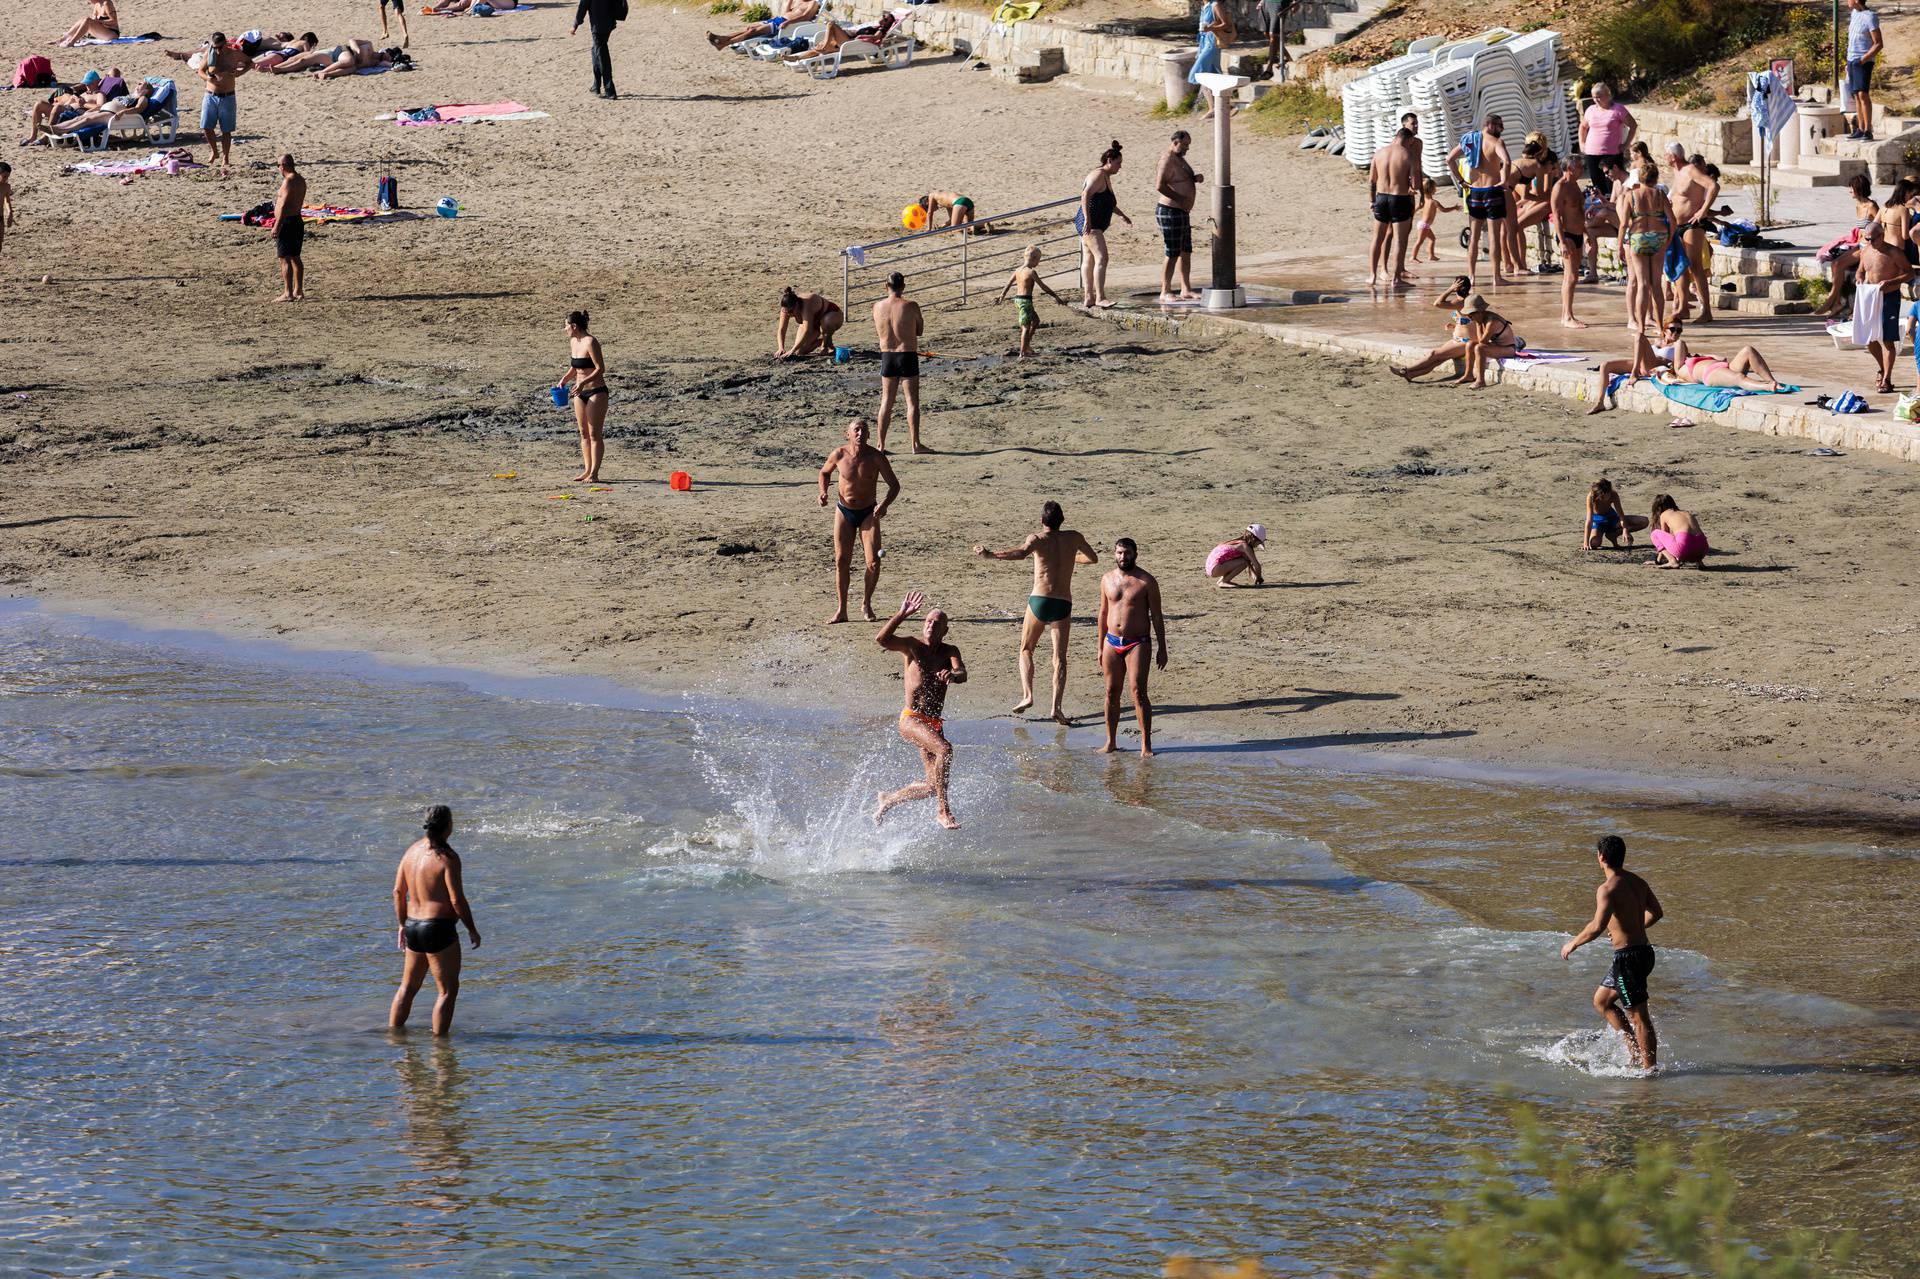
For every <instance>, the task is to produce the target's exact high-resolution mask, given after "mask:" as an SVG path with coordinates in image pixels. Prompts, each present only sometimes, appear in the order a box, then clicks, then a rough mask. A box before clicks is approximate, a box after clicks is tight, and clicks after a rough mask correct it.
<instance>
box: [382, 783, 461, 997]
mask: <svg viewBox="0 0 1920 1279" xmlns="http://www.w3.org/2000/svg"><path fill="white" fill-rule="evenodd" d="M421 829H422V830H424V831H426V835H425V836H424V837H423V838H421V839H416V840H415V841H414V842H413V845H412V847H410V848H408V849H407V851H406V852H405V853H403V854H402V855H401V857H400V869H399V870H398V871H396V872H395V873H394V876H393V914H394V919H395V920H396V922H397V923H398V924H399V926H400V929H399V937H398V939H397V944H398V945H399V947H400V950H401V952H402V953H403V954H405V955H406V957H407V962H406V966H405V967H404V968H403V969H402V970H401V973H400V989H399V990H397V991H395V992H394V996H393V1007H392V1008H391V1009H390V1010H389V1011H388V1013H387V1025H388V1026H390V1027H392V1028H393V1029H394V1030H399V1029H401V1028H403V1027H404V1026H405V1025H406V1024H407V1014H408V1013H410V1012H412V1011H413V997H414V996H415V995H417V994H419V993H420V986H421V983H422V982H424V981H425V980H426V978H427V972H428V970H429V969H431V970H432V972H433V984H434V985H435V986H437V987H438V988H439V990H440V997H439V998H438V999H436V1000H434V1001H433V1033H434V1034H436V1035H444V1034H446V1033H447V1031H448V1030H450V1029H452V1027H453V1002H454V1000H456V999H458V998H459V996H460V934H459V931H458V930H457V929H456V928H455V927H454V923H455V921H456V920H457V921H459V922H460V923H463V924H465V925H466V926H467V940H469V941H471V942H472V943H473V945H474V949H476V950H477V949H479V947H480V930H479V929H478V928H476V927H475V926H474V923H473V908H472V907H471V906H468V905H467V894H466V889H465V887H464V886H463V885H462V884H461V882H460V854H458V853H456V852H454V851H453V845H451V844H449V843H448V842H447V837H448V836H449V835H451V834H453V810H452V809H450V808H448V807H447V806H446V805H445V804H435V805H434V806H433V807H432V808H429V809H428V810H427V820H426V821H425V822H424V823H422V824H421Z"/></svg>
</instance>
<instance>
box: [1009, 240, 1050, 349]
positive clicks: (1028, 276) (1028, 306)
mask: <svg viewBox="0 0 1920 1279" xmlns="http://www.w3.org/2000/svg"><path fill="white" fill-rule="evenodd" d="M1035 285H1039V286H1040V287H1041V288H1043V289H1045V290H1046V291H1047V296H1048V297H1050V298H1052V299H1053V300H1054V301H1055V302H1058V303H1059V304H1060V305H1061V306H1065V305H1066V304H1067V302H1066V299H1065V298H1063V297H1061V296H1060V295H1059V294H1058V293H1055V292H1054V291H1053V286H1052V285H1050V284H1048V283H1047V282H1046V281H1045V280H1043V279H1041V278H1040V246H1039V245H1033V246H1030V247H1029V248H1028V249H1027V254H1026V258H1025V260H1024V261H1023V262H1022V263H1021V264H1020V265H1019V266H1017V267H1015V268H1014V269H1013V274H1012V275H1010V276H1008V277H1007V283H1006V286H1005V287H1004V288H1002V289H1001V290H1000V296H999V297H998V298H997V299H995V300H996V301H1000V302H1004V301H1006V299H1007V294H1008V293H1009V292H1011V291H1012V290H1014V289H1018V290H1020V291H1019V292H1018V293H1015V294H1014V295H1013V317H1014V321H1015V323H1017V324H1019V326H1020V358H1021V359H1023V360H1024V359H1026V358H1027V357H1028V356H1029V355H1032V354H1033V331H1034V330H1035V329H1037V328H1039V327H1040V317H1039V316H1038V315H1036V314H1034V310H1033V289H1034V286H1035Z"/></svg>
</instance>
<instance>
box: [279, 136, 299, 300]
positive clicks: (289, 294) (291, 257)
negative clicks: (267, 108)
mask: <svg viewBox="0 0 1920 1279" xmlns="http://www.w3.org/2000/svg"><path fill="white" fill-rule="evenodd" d="M306 202H307V180H306V179H305V178H303V177H301V176H300V172H299V170H297V169H295V168H294V167H293V157H292V156H291V155H283V156H281V157H280V190H279V191H278V192H277V193H276V194H275V195H274V197H273V252H274V255H275V256H276V257H278V258H279V259H280V280H281V283H282V284H283V285H284V286H285V287H284V288H282V289H281V290H280V296H279V297H277V298H275V299H274V301H275V302H298V301H300V299H302V298H304V297H306V295H307V294H306V287H307V266H306V263H304V262H302V261H301V260H300V249H301V246H303V245H304V244H305V243H306V242H307V223H306V219H305V217H304V216H303V215H302V213H301V209H302V208H303V207H304V206H305V205H306Z"/></svg>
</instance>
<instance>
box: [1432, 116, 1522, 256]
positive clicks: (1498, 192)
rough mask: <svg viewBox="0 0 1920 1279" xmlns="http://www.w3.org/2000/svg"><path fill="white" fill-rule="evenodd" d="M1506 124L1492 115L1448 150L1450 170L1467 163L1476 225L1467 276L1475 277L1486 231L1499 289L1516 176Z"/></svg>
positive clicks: (1471, 214) (1469, 214)
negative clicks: (1509, 193)
mask: <svg viewBox="0 0 1920 1279" xmlns="http://www.w3.org/2000/svg"><path fill="white" fill-rule="evenodd" d="M1503 127H1504V126H1502V124H1501V122H1500V117H1499V116H1497V115H1490V116H1488V117H1487V122H1486V125H1485V127H1484V128H1481V129H1476V130H1474V131H1473V132H1470V133H1464V134H1462V135H1461V136H1460V141H1459V142H1458V143H1456V144H1455V145H1454V148H1453V150H1451V151H1449V152H1447V172H1448V173H1453V174H1458V173H1459V172H1460V170H1459V167H1458V166H1459V162H1460V161H1461V160H1462V159H1463V158H1464V159H1465V160H1466V162H1467V218H1468V220H1469V224H1470V226H1471V228H1472V229H1471V230H1470V231H1469V232H1468V233H1467V279H1468V280H1472V279H1473V270H1474V264H1475V262H1477V261H1478V260H1479V257H1480V236H1481V233H1482V232H1484V233H1485V234H1486V236H1487V258H1488V262H1489V264H1490V265H1491V266H1492V267H1493V284H1494V287H1495V288H1498V287H1499V286H1501V285H1502V284H1505V283H1507V280H1506V279H1505V278H1503V277H1502V276H1501V274H1500V260H1501V254H1502V253H1503V252H1504V251H1505V249H1506V225H1507V187H1508V185H1509V184H1510V183H1511V182H1512V179H1513V172H1512V170H1513V160H1512V157H1510V156H1509V155H1508V154H1507V145H1506V143H1504V142H1502V141H1501V140H1500V133H1501V130H1502V128H1503Z"/></svg>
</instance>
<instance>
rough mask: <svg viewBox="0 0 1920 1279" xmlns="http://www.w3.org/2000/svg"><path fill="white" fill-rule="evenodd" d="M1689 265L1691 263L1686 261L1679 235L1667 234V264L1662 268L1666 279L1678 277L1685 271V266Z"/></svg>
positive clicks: (1684, 250) (1670, 279) (1684, 249)
mask: <svg viewBox="0 0 1920 1279" xmlns="http://www.w3.org/2000/svg"><path fill="white" fill-rule="evenodd" d="M1691 265H1692V264H1691V263H1690V262H1688V261H1687V250H1686V248H1685V246H1683V245H1682V244H1681V243H1680V237H1679V236H1677V235H1674V236H1668V237H1667V264H1666V267H1665V268H1664V270H1665V271H1666V275H1667V279H1668V280H1669V281H1673V280H1677V279H1679V278H1680V277H1681V276H1683V275H1685V274H1686V273H1687V268H1688V267H1689V266H1691Z"/></svg>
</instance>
